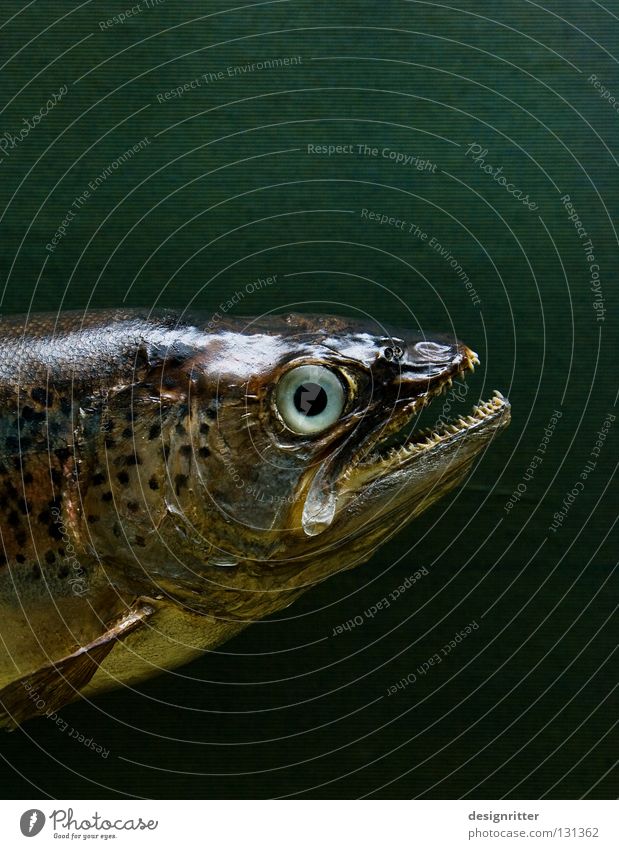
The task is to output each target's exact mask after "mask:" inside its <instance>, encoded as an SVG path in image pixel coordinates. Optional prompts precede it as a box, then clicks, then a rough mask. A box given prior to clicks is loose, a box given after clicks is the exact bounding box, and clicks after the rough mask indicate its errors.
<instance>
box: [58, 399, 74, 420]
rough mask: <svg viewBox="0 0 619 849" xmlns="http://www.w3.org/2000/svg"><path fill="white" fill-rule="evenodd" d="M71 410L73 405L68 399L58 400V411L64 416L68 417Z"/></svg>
mask: <svg viewBox="0 0 619 849" xmlns="http://www.w3.org/2000/svg"><path fill="white" fill-rule="evenodd" d="M72 410H73V405H72V404H71V400H70V399H69V398H64V397H63V398H61V399H60V411H61V413H62V414H63V415H64V416H70V415H71V413H72Z"/></svg>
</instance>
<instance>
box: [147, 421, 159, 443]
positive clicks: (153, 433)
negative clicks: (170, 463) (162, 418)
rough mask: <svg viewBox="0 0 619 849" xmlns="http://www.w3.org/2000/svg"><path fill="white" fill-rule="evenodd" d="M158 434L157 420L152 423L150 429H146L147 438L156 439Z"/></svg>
mask: <svg viewBox="0 0 619 849" xmlns="http://www.w3.org/2000/svg"><path fill="white" fill-rule="evenodd" d="M160 434H161V425H160V424H159V422H155V424H152V425H151V426H150V430H149V431H148V438H149V439H157V437H158V436H160Z"/></svg>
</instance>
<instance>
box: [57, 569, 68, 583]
mask: <svg viewBox="0 0 619 849" xmlns="http://www.w3.org/2000/svg"><path fill="white" fill-rule="evenodd" d="M58 577H59V578H62V579H63V580H64V579H65V578H68V577H69V567H68V566H61V567H60V569H59V570H58Z"/></svg>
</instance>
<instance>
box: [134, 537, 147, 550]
mask: <svg viewBox="0 0 619 849" xmlns="http://www.w3.org/2000/svg"><path fill="white" fill-rule="evenodd" d="M135 544H136V545H139V546H140V548H146V540H145V539H144V537H136V538H135Z"/></svg>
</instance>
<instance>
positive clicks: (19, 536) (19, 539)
mask: <svg viewBox="0 0 619 849" xmlns="http://www.w3.org/2000/svg"><path fill="white" fill-rule="evenodd" d="M27 539H28V537H27V535H26V531H22V530H20V531H17V533H16V534H15V542H16V543H17V545H18V546H19V547H20V548H23V547H24V546H25V545H26V540H27Z"/></svg>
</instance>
